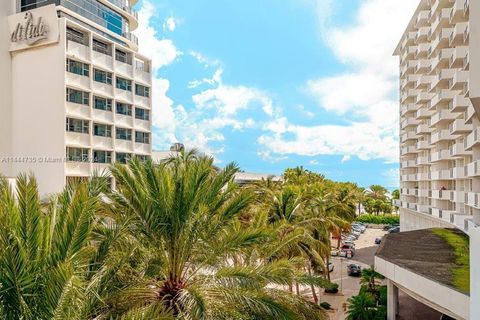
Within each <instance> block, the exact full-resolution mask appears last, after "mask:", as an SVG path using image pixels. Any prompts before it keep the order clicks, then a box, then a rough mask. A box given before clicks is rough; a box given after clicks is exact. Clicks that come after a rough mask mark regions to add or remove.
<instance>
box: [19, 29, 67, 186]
mask: <svg viewBox="0 0 480 320" xmlns="http://www.w3.org/2000/svg"><path fill="white" fill-rule="evenodd" d="M60 24H61V25H64V20H62V21H60ZM64 39H65V38H64V36H62V37H61V39H60V42H59V43H58V44H54V45H47V46H42V47H38V48H34V49H31V50H24V51H19V52H14V53H13V55H12V71H13V72H12V102H13V104H12V106H13V108H12V131H11V141H12V155H13V156H14V157H18V158H29V159H16V160H15V162H14V163H13V164H12V166H13V168H12V169H13V172H12V173H13V175H14V176H17V175H18V174H21V173H27V172H32V173H34V174H35V176H36V178H37V179H38V182H39V188H40V190H41V191H42V193H44V194H49V193H53V192H58V190H61V189H62V188H63V186H64V183H65V172H64V170H65V169H64V163H63V161H59V162H57V163H40V161H41V159H42V158H44V157H49V158H57V159H63V158H64V157H65V137H64V136H65V107H64V106H65V89H64V88H65V80H64V79H65V64H64V63H62V62H63V61H65V49H64V48H65V44H64V43H65V40H64Z"/></svg>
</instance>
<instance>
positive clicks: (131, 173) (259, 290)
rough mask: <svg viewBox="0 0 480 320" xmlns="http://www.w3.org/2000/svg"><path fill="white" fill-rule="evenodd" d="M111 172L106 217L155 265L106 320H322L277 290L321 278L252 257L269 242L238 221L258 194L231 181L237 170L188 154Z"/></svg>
mask: <svg viewBox="0 0 480 320" xmlns="http://www.w3.org/2000/svg"><path fill="white" fill-rule="evenodd" d="M111 171H112V175H113V177H114V178H115V179H116V181H117V188H118V190H117V191H116V192H114V193H112V195H111V196H110V202H111V205H110V208H109V211H110V212H111V216H112V217H114V218H115V221H117V223H120V224H122V225H128V229H129V232H130V234H131V235H132V236H135V238H136V239H137V240H138V246H139V247H140V246H141V247H143V248H144V249H145V251H147V252H150V253H151V255H152V256H154V257H156V259H153V260H152V262H151V263H150V264H149V265H147V266H146V268H145V273H144V274H145V276H144V277H143V279H141V280H140V281H138V283H136V284H135V285H131V286H129V287H127V288H125V289H124V290H122V292H121V293H119V294H118V295H117V296H116V297H113V298H112V299H111V300H110V302H109V304H110V305H111V308H110V310H109V312H110V315H112V316H114V315H115V313H116V315H117V316H118V314H125V313H126V312H129V313H130V314H131V313H133V314H136V313H137V312H147V311H148V312H150V314H151V312H152V311H151V308H156V310H157V311H156V312H153V313H154V314H159V313H160V312H169V313H170V315H171V316H172V317H173V318H177V319H207V320H208V319H307V318H311V319H323V318H324V315H323V313H322V310H321V309H320V308H319V307H317V306H315V305H314V304H312V303H310V302H308V301H306V300H304V299H303V298H301V297H296V296H294V295H291V294H289V293H287V292H284V291H282V290H279V289H277V288H278V287H279V286H283V285H288V284H291V283H294V282H299V283H304V284H312V283H313V284H318V283H320V280H321V279H318V278H316V277H313V276H308V275H306V274H305V273H300V272H298V271H297V270H296V268H295V265H294V261H292V260H289V259H281V260H275V261H274V260H271V259H270V260H268V259H260V258H259V257H258V258H255V257H254V254H253V252H255V251H257V252H259V251H261V250H262V248H264V247H265V246H268V245H270V244H271V243H272V239H275V235H274V234H272V233H270V232H268V230H266V229H264V228H262V227H256V226H252V227H245V226H244V225H242V224H241V223H240V221H239V219H238V218H239V217H240V216H241V215H242V213H243V212H245V211H246V210H247V209H248V208H249V206H250V205H251V203H252V200H253V196H254V194H253V193H252V192H250V191H248V190H246V189H242V188H240V187H238V186H237V185H235V184H234V183H233V178H234V175H235V173H237V172H238V168H237V167H236V165H234V164H230V165H227V166H226V167H225V168H224V169H222V170H220V169H218V168H216V167H215V166H214V165H213V159H212V158H210V157H206V156H202V155H198V154H197V153H196V152H186V153H185V152H184V153H182V154H181V155H180V156H179V157H177V158H172V159H170V160H168V161H166V162H165V163H162V164H155V163H153V162H151V161H147V162H146V163H141V162H140V161H138V160H136V159H133V160H132V161H130V162H129V163H128V165H127V166H124V165H114V166H113V167H112V168H111ZM127 222H128V223H127ZM139 310H140V311H139ZM145 310H147V311H145Z"/></svg>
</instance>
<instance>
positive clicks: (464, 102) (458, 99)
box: [448, 95, 472, 112]
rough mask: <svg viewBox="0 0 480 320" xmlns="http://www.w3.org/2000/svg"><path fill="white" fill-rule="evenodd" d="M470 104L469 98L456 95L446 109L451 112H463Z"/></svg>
mask: <svg viewBox="0 0 480 320" xmlns="http://www.w3.org/2000/svg"><path fill="white" fill-rule="evenodd" d="M471 105H472V103H471V102H470V99H468V98H465V97H463V96H461V95H457V96H455V97H454V98H453V100H452V101H450V103H449V105H448V110H450V111H451V112H465V111H466V110H467V109H468V107H470V106H471Z"/></svg>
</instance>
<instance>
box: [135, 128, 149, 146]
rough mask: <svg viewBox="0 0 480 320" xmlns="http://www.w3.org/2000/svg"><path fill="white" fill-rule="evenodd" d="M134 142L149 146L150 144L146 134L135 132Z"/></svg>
mask: <svg viewBox="0 0 480 320" xmlns="http://www.w3.org/2000/svg"><path fill="white" fill-rule="evenodd" d="M135 142H138V143H146V144H149V143H150V134H149V133H148V132H140V131H136V132H135Z"/></svg>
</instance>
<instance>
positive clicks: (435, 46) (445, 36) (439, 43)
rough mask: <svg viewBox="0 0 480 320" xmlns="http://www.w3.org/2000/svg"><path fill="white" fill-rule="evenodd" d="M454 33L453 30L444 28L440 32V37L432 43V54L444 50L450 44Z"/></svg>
mask: <svg viewBox="0 0 480 320" xmlns="http://www.w3.org/2000/svg"><path fill="white" fill-rule="evenodd" d="M452 33H453V29H452V28H443V29H442V30H440V31H439V32H438V35H437V36H436V37H435V39H434V40H433V41H432V44H431V46H432V47H431V50H432V52H434V51H436V50H440V49H444V48H446V47H448V46H449V44H450V36H451V34H452Z"/></svg>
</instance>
